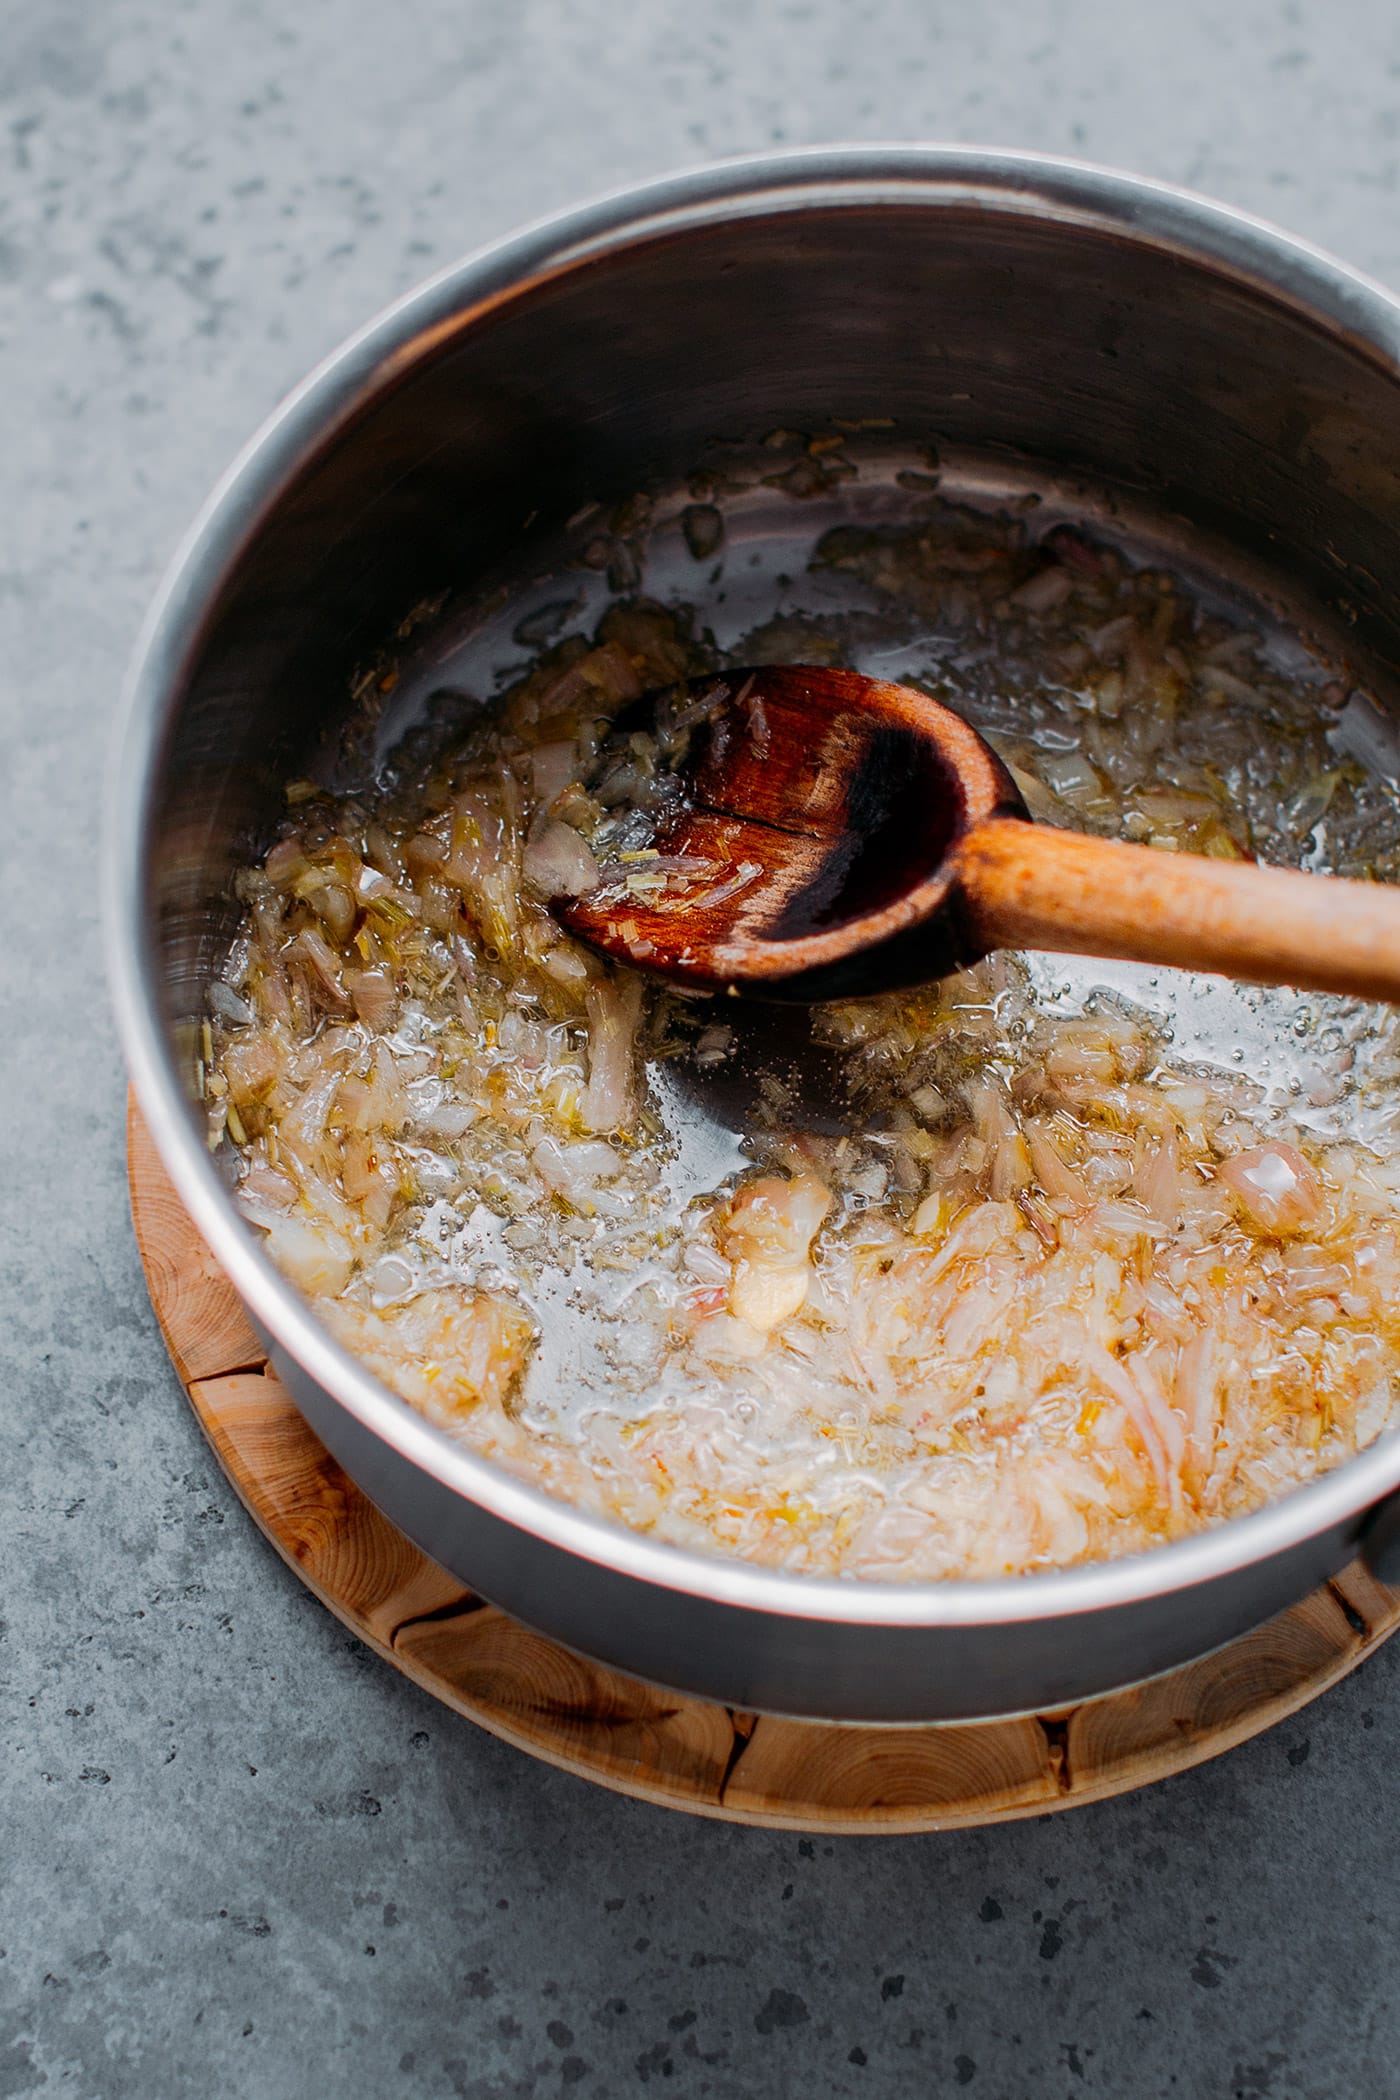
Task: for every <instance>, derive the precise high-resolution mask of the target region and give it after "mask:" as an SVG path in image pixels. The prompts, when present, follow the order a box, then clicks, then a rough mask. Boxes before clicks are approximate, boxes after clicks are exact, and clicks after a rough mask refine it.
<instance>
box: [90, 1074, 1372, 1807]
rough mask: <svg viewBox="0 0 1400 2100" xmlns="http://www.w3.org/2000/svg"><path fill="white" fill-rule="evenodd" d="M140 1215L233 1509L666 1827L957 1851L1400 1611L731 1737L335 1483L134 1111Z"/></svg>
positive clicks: (327, 1584) (481, 1707) (305, 1567)
mask: <svg viewBox="0 0 1400 2100" xmlns="http://www.w3.org/2000/svg"><path fill="white" fill-rule="evenodd" d="M127 1159H128V1170H129V1175H130V1183H131V1209H132V1216H133V1218H134V1220H135V1225H136V1238H137V1243H138V1245H139V1247H140V1250H141V1259H142V1262H143V1263H144V1265H145V1270H146V1281H147V1284H148V1285H149V1287H150V1293H151V1302H152V1304H153V1305H154V1307H155V1310H156V1317H157V1319H158V1320H159V1321H160V1325H161V1331H162V1333H163V1334H164V1336H165V1341H166V1346H167V1347H168V1349H169V1351H170V1354H171V1356H172V1358H173V1359H174V1362H175V1368H176V1370H177V1371H178V1372H179V1375H180V1378H181V1379H182V1381H183V1383H184V1386H185V1390H186V1392H187V1393H188V1394H189V1398H190V1403H191V1405H192V1406H193V1408H194V1411H195V1414H196V1415H197V1416H198V1418H199V1421H200V1424H201V1426H202V1427H203V1429H204V1431H205V1434H206V1435H207V1437H208V1438H209V1441H210V1443H211V1444H212V1445H213V1447H214V1453H215V1456H216V1457H217V1458H218V1461H219V1463H220V1465H221V1466H222V1467H223V1469H224V1471H225V1473H226V1474H227V1475H228V1477H229V1480H230V1481H231V1482H232V1484H233V1487H234V1488H235V1490H236V1491H237V1493H238V1495H239V1497H240V1499H241V1500H242V1502H243V1503H244V1505H245V1507H246V1508H247V1509H248V1511H249V1513H250V1514H251V1516H252V1517H253V1518H254V1520H255V1522H256V1523H257V1524H258V1525H259V1527H260V1528H261V1530H262V1531H263V1532H264V1533H265V1534H266V1536H267V1537H268V1538H269V1539H270V1540H271V1542H272V1544H273V1545H274V1546H275V1547H276V1548H277V1551H278V1552H279V1553H280V1554H281V1555H282V1558H283V1559H284V1560H285V1561H286V1562H287V1563H288V1565H289V1566H290V1567H292V1568H293V1569H294V1570H295V1571H296V1573H297V1574H298V1575H299V1576H300V1577H301V1580H302V1581H303V1582H304V1583H305V1584H306V1585H307V1587H308V1589H310V1590H311V1591H312V1592H313V1593H314V1594H315V1595H316V1596H317V1597H319V1598H320V1600H321V1602H322V1603H323V1604H324V1605H326V1606H327V1607H328V1608H329V1609H330V1610H331V1611H333V1612H334V1613H335V1614H336V1616H337V1618H339V1619H341V1620H343V1621H344V1623H345V1624H346V1625H347V1626H349V1627H350V1628H351V1629H352V1631H353V1632H355V1633H356V1634H358V1636H359V1637H360V1639H361V1640H362V1641H364V1642H366V1643H367V1645H368V1646H369V1647H371V1648H373V1649H375V1650H376V1651H377V1652H378V1653H379V1654H380V1655H382V1656H383V1658H384V1660H385V1661H386V1662H388V1663H392V1665H393V1666H394V1668H395V1669H397V1670H402V1671H403V1672H404V1674H405V1676H408V1677H411V1678H412V1679H413V1681H414V1682H415V1683H416V1684H419V1685H421V1686H422V1687H423V1689H424V1690H425V1691H428V1692H431V1693H432V1694H433V1696H434V1698H437V1699H440V1700H442V1702H443V1704H444V1705H446V1706H450V1707H452V1708H453V1709H454V1711H455V1712H457V1713H459V1714H465V1716H466V1717H467V1719H468V1720H471V1721H475V1722H477V1723H478V1724H479V1725H480V1726H481V1727H482V1728H486V1729H489V1730H490V1732H491V1734H492V1735H497V1736H500V1737H501V1738H502V1739H503V1740H504V1741H505V1742H508V1743H514V1744H515V1745H516V1747H517V1748H518V1749H521V1750H528V1751H529V1752H530V1754H531V1755H532V1756H534V1757H541V1758H544V1759H545V1760H546V1761H547V1762H548V1763H550V1764H554V1765H559V1766H561V1767H562V1768H563V1769H564V1770H565V1771H567V1772H575V1773H578V1774H579V1775H580V1776H581V1777H582V1778H585V1779H593V1780H596V1781H598V1782H599V1784H600V1785H603V1786H609V1787H613V1788H615V1789H616V1790H617V1791H618V1792H620V1793H624V1794H634V1795H636V1796H637V1797H638V1798H639V1799H641V1800H644V1801H653V1802H657V1803H659V1804H661V1805H662V1806H664V1807H667V1808H680V1809H687V1810H689V1811H690V1812H691V1813H692V1814H695V1815H702V1816H719V1817H724V1818H726V1819H728V1820H729V1821H731V1822H735V1823H762V1824H768V1825H772V1826H776V1827H778V1828H780V1829H792V1830H813V1831H818V1830H819V1831H824V1832H832V1831H849V1832H854V1831H883V1832H899V1831H914V1830H950V1829H954V1828H957V1827H959V1826H962V1825H967V1824H975V1823H995V1822H1005V1821H1009V1820H1010V1819H1012V1818H1013V1817H1018V1816H1033V1815H1043V1814H1045V1813H1047V1812H1048V1811H1050V1810H1053V1809H1059V1808H1074V1807H1076V1806H1078V1805H1079V1804H1080V1803H1082V1802H1088V1801H1102V1800H1104V1799H1106V1798H1107V1797H1108V1796H1109V1795H1111V1794H1121V1793H1126V1792H1128V1791H1129V1790H1130V1789H1132V1788H1133V1787H1139V1786H1145V1785H1147V1784H1148V1783H1149V1782H1151V1781H1152V1780H1156V1779H1165V1778H1167V1777H1169V1776H1170V1775H1171V1774H1172V1773H1175V1772H1184V1771H1186V1770H1188V1769H1189V1768H1190V1766H1192V1765H1197V1764H1201V1763H1203V1762H1204V1760H1205V1759H1207V1758H1210V1757H1217V1756H1219V1754H1220V1753H1221V1752H1222V1751H1223V1750H1229V1749H1232V1748H1233V1747H1234V1746H1235V1744H1236V1743H1242V1742H1244V1741H1246V1740H1247V1739H1248V1738H1249V1737H1250V1736H1252V1735H1258V1734H1259V1733H1260V1732H1261V1731H1262V1730H1263V1729H1265V1728H1270V1727H1272V1726H1273V1724H1274V1723H1275V1722H1276V1721H1281V1720H1283V1719H1284V1718H1285V1716H1286V1715H1288V1714H1292V1713H1296V1712H1297V1710H1298V1709H1299V1707H1302V1706H1306V1705H1307V1703H1308V1701H1309V1700H1311V1699H1315V1698H1317V1696H1318V1694H1319V1693H1320V1692H1324V1691H1326V1689H1327V1687H1328V1686H1329V1685H1332V1684H1335V1683H1336V1682H1337V1680H1338V1678H1341V1677H1345V1676H1346V1674H1347V1672H1348V1671H1349V1670H1354V1669H1355V1668H1356V1665H1357V1664H1358V1663H1359V1662H1361V1661H1362V1660H1363V1659H1364V1658H1365V1657H1366V1656H1367V1655H1368V1654H1370V1652H1371V1650H1372V1649H1373V1648H1376V1647H1378V1646H1379V1645H1380V1643H1381V1642H1382V1641H1384V1640H1385V1639H1386V1638H1387V1637H1388V1636H1389V1635H1390V1634H1391V1633H1392V1632H1393V1631H1394V1630H1395V1627H1396V1624H1397V1622H1400V1593H1397V1592H1396V1591H1394V1590H1390V1589H1386V1588H1383V1587H1382V1586H1381V1585H1380V1584H1379V1583H1377V1582H1375V1581H1373V1579H1372V1578H1371V1577H1370V1576H1369V1575H1368V1574H1367V1573H1366V1571H1365V1569H1364V1568H1363V1567H1362V1566H1361V1564H1360V1563H1359V1562H1355V1563H1353V1565H1352V1566H1351V1567H1350V1568H1348V1569H1347V1570H1346V1571H1345V1573H1344V1574H1342V1575H1340V1576H1339V1577H1338V1578H1337V1580H1336V1581H1335V1582H1330V1583H1327V1584H1325V1585H1324V1586H1323V1587H1322V1588H1321V1589H1319V1590H1315V1591H1314V1592H1313V1594H1312V1595H1311V1596H1310V1597H1307V1598H1305V1599H1304V1601H1303V1602H1302V1603H1301V1604H1299V1605H1296V1606H1295V1607H1294V1608H1293V1610H1292V1611H1288V1612H1284V1613H1283V1614H1282V1616H1281V1617H1279V1618H1277V1619H1274V1620H1272V1621H1271V1622H1270V1623H1269V1624H1268V1625H1267V1626H1261V1627H1260V1628H1259V1629H1258V1630H1257V1631H1256V1632H1254V1633H1251V1634H1247V1635H1246V1636H1245V1638H1244V1639H1243V1640H1239V1641H1236V1642H1235V1643H1234V1645H1233V1646H1232V1647H1230V1648H1228V1649H1225V1650H1223V1651H1222V1652H1220V1653H1219V1654H1216V1655H1212V1656H1208V1657H1207V1658H1206V1659H1205V1660H1204V1661H1203V1662H1198V1663H1192V1664H1190V1665H1188V1666H1187V1667H1186V1668H1185V1669H1182V1670H1177V1671H1175V1672H1174V1673H1173V1674H1172V1675H1171V1676H1169V1677H1162V1678H1157V1679H1155V1680H1154V1681H1153V1682H1152V1683H1150V1684H1146V1685H1142V1686H1140V1687H1138V1688H1137V1689H1136V1690H1134V1691H1128V1692H1118V1693H1115V1694H1113V1695H1112V1696H1110V1697H1107V1698H1102V1699H1091V1700H1088V1701H1086V1702H1085V1703H1084V1704H1083V1705H1080V1706H1073V1707H1065V1708H1062V1709H1061V1710H1059V1711H1058V1712H1056V1713H1054V1714H1047V1715H1045V1716H1042V1717H1039V1718H1034V1719H1029V1718H1028V1719H1021V1720H1015V1721H986V1722H979V1723H976V1724H972V1725H968V1726H962V1725H957V1726H950V1725H944V1726H938V1727H922V1728H859V1727H852V1726H849V1725H845V1724H841V1725H836V1726H833V1725H828V1724H825V1723H820V1722H804V1721H779V1720H773V1719H771V1718H770V1717H768V1716H766V1715H758V1716H756V1715H753V1714H745V1713H736V1712H733V1711H731V1710H730V1709H729V1708H726V1707H722V1706H711V1705H709V1704H707V1703H706V1702H705V1701H704V1700H700V1699H688V1698H684V1697H682V1696H681V1695H679V1694H673V1693H668V1692H662V1691H658V1690H656V1689H655V1688H654V1687H653V1686H650V1685H644V1684H639V1683H637V1682H636V1681H635V1680H633V1679H632V1678H629V1677H623V1676H621V1675H620V1674H619V1673H618V1672H617V1671H615V1670H609V1669H605V1668H604V1667H603V1666H602V1665H601V1664H598V1663H591V1662H586V1661H584V1660H583V1659H582V1658H581V1657H580V1656H577V1655H573V1654H571V1653H570V1652H569V1651H568V1650H567V1649H564V1648H561V1647H558V1646H557V1645H556V1644H555V1643H554V1642H553V1641H549V1640H546V1639H545V1638H544V1636H543V1635H541V1634H538V1633H532V1632H531V1631H530V1629H529V1628H528V1627H525V1626H521V1625H518V1624H517V1623H516V1621H515V1620H513V1619H509V1618H507V1617H506V1615H505V1614H504V1613H503V1612H500V1611H497V1610H496V1609H495V1607H494V1606H493V1605H489V1604H485V1603H483V1602H482V1600H481V1599H480V1598H478V1597H476V1596H474V1595H473V1594H472V1593H471V1591H470V1590H466V1589H464V1588H463V1587H462V1585H461V1583H460V1582H458V1581H457V1579H456V1577H455V1576H453V1575H449V1574H448V1573H447V1572H446V1570H445V1569H443V1568H440V1567H438V1565H437V1564H436V1562H435V1561H431V1560H429V1559H428V1558H427V1556H426V1555H425V1554H423V1553H420V1552H419V1550H418V1548H417V1547H416V1546H413V1545H411V1544H410V1543H409V1541H408V1540H407V1539H406V1538H405V1537H404V1535H403V1533H402V1532H400V1531H398V1530H396V1529H395V1527H394V1526H393V1525H392V1524H391V1523H390V1522H389V1520H388V1518H387V1517H385V1516H383V1515H381V1513H380V1512H379V1510H378V1509H376V1508H375V1506H374V1504H373V1503H372V1502H370V1501H369V1500H368V1498H367V1497H366V1496H365V1495H363V1494H361V1492H360V1490H359V1489H358V1488H357V1487H356V1486H355V1484H354V1482H353V1481H352V1480H350V1478H349V1477H348V1475H346V1474H345V1473H344V1472H342V1471H341V1468H340V1467H339V1466H338V1465H337V1463H336V1461H335V1460H334V1459H333V1458H332V1457H331V1456H330V1454H329V1453H328V1452H327V1451H326V1449H325V1447H324V1446H323V1445H322V1444H321V1443H320V1442H319V1441H318V1439H317V1438H316V1437H315V1436H313V1435H312V1433H311V1431H310V1430H309V1429H308V1428H307V1426H306V1424H305V1422H304V1421H303V1420H302V1418H301V1416H300V1415H299V1414H298V1413H297V1410H296V1408H295V1406H294V1405H293V1403H292V1401H291V1399H290V1397H289V1396H288V1394H287V1391H286V1388H285V1387H284V1386H283V1385H282V1384H281V1383H280V1381H279V1380H278V1379H277V1378H276V1376H275V1375H274V1374H273V1373H272V1372H271V1371H270V1370H269V1368H268V1366H267V1363H266V1360H265V1355H264V1351H263V1350H262V1348H261V1346H260V1345H259V1343H258V1341H257V1339H256V1337H255V1336H254V1334H253V1331H252V1329H251V1327H250V1326H249V1324H248V1321H247V1319H246V1317H245V1315H244V1312H243V1309H242V1306H241V1305H240V1303H239V1300H238V1298H237V1296H236V1294H235V1292H234V1290H233V1287H232V1285H231V1284H229V1283H228V1282H226V1281H225V1279H224V1277H223V1275H222V1273H221V1272H220V1270H219V1269H218V1268H217V1267H216V1265H215V1263H214V1261H213V1258H212V1256H211V1255H210V1254H209V1252H208V1250H207V1249H206V1248H205V1246H204V1244H203V1242H202V1241H201V1240H200V1239H199V1237H198V1236H197V1234H196V1233H195V1230H194V1227H193V1226H192V1225H191V1223H190V1221H189V1219H188V1217H187V1216H186V1214H185V1212H184V1210H183V1208H182V1206H181V1204H180V1200H179V1198H178V1196H177V1195H176V1194H175V1191H174V1189H173V1188H172V1187H171V1185H170V1182H169V1180H168V1179H167V1177H166V1173H165V1170H164V1168H163V1167H162V1165H161V1163H160V1161H159V1159H158V1158H157V1156H156V1152H155V1148H154V1146H153V1145H152V1143H151V1140H150V1137H149V1135H148V1134H147V1131H146V1127H145V1124H144V1123H143V1121H142V1119H141V1114H140V1111H139V1110H138V1109H137V1107H136V1105H135V1102H134V1100H133V1101H132V1102H131V1104H130V1105H129V1108H128V1116H127Z"/></svg>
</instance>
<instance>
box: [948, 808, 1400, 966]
mask: <svg viewBox="0 0 1400 2100" xmlns="http://www.w3.org/2000/svg"><path fill="white" fill-rule="evenodd" d="M954 858H955V863H956V868H957V874H958V879H959V882H960V886H961V893H962V897H963V902H964V906H965V909H966V912H967V916H968V919H969V921H970V926H971V931H972V932H973V934H974V935H975V937H976V940H977V942H978V945H979V947H980V948H981V949H982V951H983V952H984V953H985V952H987V951H988V950H990V949H992V948H1048V949H1051V950H1055V951H1058V952H1059V953H1061V954H1069V955H1115V956H1122V957H1124V958H1125V959H1127V960H1129V961H1132V962H1147V963H1168V964H1171V965H1173V966H1174V967H1176V968H1178V969H1188V970H1219V971H1221V972H1222V973H1223V974H1224V975H1225V976H1228V977H1242V978H1246V979H1249V980H1251V981H1252V982H1254V983H1256V984H1291V985H1297V986H1299V987H1300V988H1306V989H1308V990H1311V991H1319V992H1349V993H1351V994H1353V995H1354V996H1356V997H1359V998H1363V999H1390V1000H1393V1001H1396V1002H1397V1003H1400V886H1397V887H1395V888H1392V887H1391V886H1390V885H1389V884H1387V883H1380V882H1347V881H1343V880H1342V879H1341V878H1340V877H1338V876H1324V875H1305V874H1302V873H1300V872H1299V871H1298V870H1297V869H1294V868H1266V867H1260V866H1258V865H1256V864H1255V863H1254V862H1252V861H1226V860H1207V859H1206V858H1204V857H1203V856H1202V855H1199V854H1191V853H1164V852H1162V851H1161V850H1160V849H1159V848H1156V847H1152V846H1130V845H1127V844H1125V843H1123V842H1121V841H1119V840H1117V839H1098V838H1089V837H1086V836H1085V834H1084V833H1082V832H1077V831H1056V830H1053V829H1052V828H1051V827H1050V826H1048V825H1043V824H1030V823H1026V822H1025V821H1024V820H1022V819H1019V818H1015V817H992V818H990V819H989V820H988V821H987V822H986V823H983V824H979V825H977V826H976V827H975V828H974V829H973V830H972V831H970V832H969V833H968V834H967V836H966V837H965V838H964V839H963V841H962V842H961V844H960V845H959V846H958V848H957V850H956V853H955V856H954Z"/></svg>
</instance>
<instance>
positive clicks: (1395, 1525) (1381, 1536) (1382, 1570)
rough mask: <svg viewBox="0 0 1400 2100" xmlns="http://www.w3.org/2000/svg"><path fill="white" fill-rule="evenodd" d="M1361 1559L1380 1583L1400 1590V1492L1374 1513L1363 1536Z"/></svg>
mask: <svg viewBox="0 0 1400 2100" xmlns="http://www.w3.org/2000/svg"><path fill="white" fill-rule="evenodd" d="M1361 1558H1362V1560H1363V1561H1364V1562H1365V1563H1366V1567H1367V1570H1368V1571H1369V1573H1370V1574H1372V1575H1374V1576H1375V1578H1376V1580H1377V1582H1384V1583H1386V1584H1387V1585H1389V1586H1390V1587H1391V1588H1400V1490H1397V1492H1396V1493H1395V1494H1393V1495H1388V1496H1387V1497H1386V1499H1385V1501H1384V1502H1378V1503H1377V1504H1376V1506H1375V1508H1374V1509H1373V1510H1372V1512H1371V1515H1370V1519H1369V1521H1368V1522H1367V1525H1366V1528H1365V1530H1364V1531H1363V1532H1362V1534H1361Z"/></svg>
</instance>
